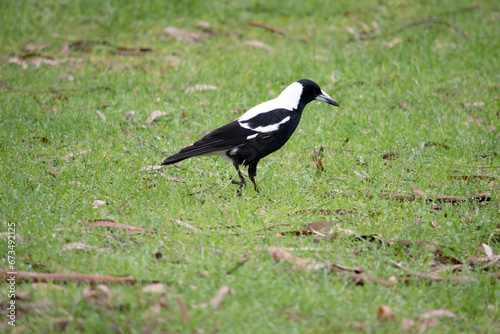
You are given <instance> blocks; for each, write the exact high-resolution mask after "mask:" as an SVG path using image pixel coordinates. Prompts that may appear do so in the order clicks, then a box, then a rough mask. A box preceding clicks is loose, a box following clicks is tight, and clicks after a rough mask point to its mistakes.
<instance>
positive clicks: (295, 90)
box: [161, 79, 339, 194]
mask: <svg viewBox="0 0 500 334" xmlns="http://www.w3.org/2000/svg"><path fill="white" fill-rule="evenodd" d="M313 100H319V101H323V102H326V103H328V104H331V105H333V106H336V107H338V106H339V104H338V103H337V102H335V100H334V99H333V98H331V97H330V96H329V95H328V94H327V93H325V92H324V91H323V90H322V89H321V88H320V87H319V86H318V84H317V83H315V82H314V81H311V80H308V79H302V80H299V81H297V82H294V83H292V84H291V85H290V86H288V87H287V88H285V90H284V91H283V92H282V93H281V94H280V95H279V96H278V97H277V98H275V99H273V100H270V101H267V102H264V103H261V104H259V105H257V106H255V107H253V108H252V109H250V110H248V111H247V112H246V113H244V114H243V115H242V116H241V117H240V118H238V119H237V120H236V121H234V122H231V123H229V124H226V125H224V126H221V127H220V128H218V129H215V130H214V131H212V132H210V133H209V134H207V135H206V136H204V137H203V138H201V139H200V140H198V141H196V142H195V143H194V144H192V145H190V146H187V147H184V148H183V149H182V150H180V151H179V153H176V154H174V155H172V156H170V157H168V158H167V159H165V160H164V161H163V162H162V163H161V164H162V165H170V164H174V163H176V162H179V161H182V160H184V159H187V158H191V157H196V156H202V155H219V156H221V157H222V158H225V159H226V160H229V161H231V162H232V163H233V165H234V167H235V168H236V170H237V171H238V175H239V177H240V181H236V180H233V181H232V183H234V184H237V185H239V186H240V187H239V188H238V194H241V188H243V187H244V186H245V185H246V182H245V178H244V177H243V175H242V174H241V171H240V165H244V166H248V176H249V177H250V180H251V181H252V183H253V185H254V187H255V191H256V192H259V189H258V188H257V182H256V181H255V176H256V175H257V164H258V163H259V161H260V160H261V159H262V158H264V157H265V156H267V155H269V154H271V153H273V152H274V151H276V150H278V149H280V148H281V147H282V146H283V145H285V143H286V142H287V141H288V139H289V138H290V136H291V135H292V134H293V132H294V131H295V129H296V128H297V126H298V125H299V122H300V117H301V116H302V111H303V110H304V107H305V106H306V105H307V104H308V103H309V102H311V101H313Z"/></svg>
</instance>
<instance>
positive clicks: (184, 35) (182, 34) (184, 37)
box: [163, 27, 207, 43]
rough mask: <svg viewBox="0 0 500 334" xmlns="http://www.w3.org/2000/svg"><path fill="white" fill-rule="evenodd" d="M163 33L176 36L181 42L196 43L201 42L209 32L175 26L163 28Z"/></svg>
mask: <svg viewBox="0 0 500 334" xmlns="http://www.w3.org/2000/svg"><path fill="white" fill-rule="evenodd" d="M163 33H165V34H167V35H169V36H172V37H175V39H177V40H178V41H180V42H186V43H194V42H199V41H200V40H201V39H202V38H203V37H205V36H206V35H207V34H206V33H203V32H200V31H191V30H183V29H178V28H175V27H167V28H165V29H163Z"/></svg>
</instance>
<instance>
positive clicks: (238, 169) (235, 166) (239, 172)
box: [231, 162, 247, 196]
mask: <svg viewBox="0 0 500 334" xmlns="http://www.w3.org/2000/svg"><path fill="white" fill-rule="evenodd" d="M233 165H234V168H236V170H237V171H238V176H239V177H240V180H241V181H240V182H238V181H236V180H232V181H231V183H232V184H236V185H239V186H240V187H239V188H238V191H237V192H236V195H238V196H241V189H242V188H243V187H244V186H246V184H247V182H246V181H245V178H244V177H243V174H241V171H240V166H239V165H238V164H237V163H235V162H234V163H233Z"/></svg>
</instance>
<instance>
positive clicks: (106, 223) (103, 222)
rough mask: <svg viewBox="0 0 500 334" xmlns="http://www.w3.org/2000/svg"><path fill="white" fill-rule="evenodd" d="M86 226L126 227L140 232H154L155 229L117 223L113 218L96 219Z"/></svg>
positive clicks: (89, 227)
mask: <svg viewBox="0 0 500 334" xmlns="http://www.w3.org/2000/svg"><path fill="white" fill-rule="evenodd" d="M86 227H87V229H89V230H90V229H93V228H95V227H115V228H124V229H127V230H130V231H140V232H150V233H152V232H153V231H150V230H147V229H145V228H144V227H139V226H133V225H127V224H122V223H116V222H114V221H111V220H98V221H95V222H92V223H90V224H88V225H87V226H86Z"/></svg>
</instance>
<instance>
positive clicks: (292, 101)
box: [238, 82, 303, 124]
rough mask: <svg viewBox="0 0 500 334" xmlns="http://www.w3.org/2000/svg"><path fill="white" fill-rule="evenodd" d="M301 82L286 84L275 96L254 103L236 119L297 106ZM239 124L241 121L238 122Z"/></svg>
mask: <svg viewBox="0 0 500 334" xmlns="http://www.w3.org/2000/svg"><path fill="white" fill-rule="evenodd" d="M302 89H303V86H302V84H300V83H298V82H294V83H293V84H291V85H290V86H288V87H287V88H286V89H285V90H284V91H283V92H282V93H281V94H280V95H279V96H278V97H277V98H275V99H273V100H270V101H267V102H263V103H261V104H258V105H256V106H255V107H253V108H252V109H250V110H248V111H247V112H246V113H244V114H243V115H241V117H240V118H238V121H248V120H249V119H251V118H254V117H255V116H257V115H259V114H263V113H266V112H269V111H271V110H274V109H286V110H290V111H292V110H294V109H297V107H298V106H299V101H300V96H301V95H302ZM240 124H241V123H240Z"/></svg>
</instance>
